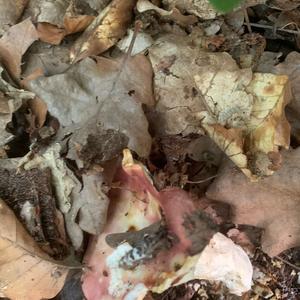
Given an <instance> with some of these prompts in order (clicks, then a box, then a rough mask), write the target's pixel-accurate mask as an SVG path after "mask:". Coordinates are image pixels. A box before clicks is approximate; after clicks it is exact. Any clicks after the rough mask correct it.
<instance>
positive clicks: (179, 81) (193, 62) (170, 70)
mask: <svg viewBox="0 0 300 300" xmlns="http://www.w3.org/2000/svg"><path fill="white" fill-rule="evenodd" d="M203 55H204V57H203ZM218 55H219V56H222V57H223V58H224V60H225V59H226V57H224V56H223V55H222V54H218ZM208 56H209V54H203V52H201V51H199V48H197V47H196V46H195V47H193V46H192V40H191V39H189V38H186V37H185V36H177V35H169V36H164V37H163V38H161V39H158V40H157V42H156V43H155V44H154V45H153V46H152V47H150V48H149V57H150V60H151V63H152V66H153V71H154V93H155V98H156V101H157V103H156V107H155V112H154V113H153V115H150V118H149V119H150V122H151V123H152V124H151V125H152V126H153V127H154V129H155V131H156V134H158V135H162V136H163V135H172V134H180V133H183V134H184V135H186V134H189V133H191V132H194V133H203V130H202V129H201V128H200V127H199V120H197V119H196V118H195V116H194V114H195V113H197V112H201V111H203V110H204V109H205V107H204V105H203V101H202V99H203V97H202V95H201V94H200V93H199V91H198V90H197V87H196V84H195V82H194V79H193V76H194V75H196V74H198V73H199V72H201V61H202V59H203V61H207V59H208ZM199 62H200V66H199Z"/></svg>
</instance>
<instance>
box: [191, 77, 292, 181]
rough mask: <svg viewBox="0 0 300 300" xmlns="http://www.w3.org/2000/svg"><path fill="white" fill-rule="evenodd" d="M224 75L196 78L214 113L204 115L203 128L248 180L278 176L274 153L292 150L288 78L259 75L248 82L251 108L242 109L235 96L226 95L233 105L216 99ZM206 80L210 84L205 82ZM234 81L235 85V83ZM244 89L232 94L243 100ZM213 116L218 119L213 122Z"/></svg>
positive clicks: (246, 89)
mask: <svg viewBox="0 0 300 300" xmlns="http://www.w3.org/2000/svg"><path fill="white" fill-rule="evenodd" d="M222 73H223V71H220V73H217V74H220V77H218V75H216V73H214V72H213V73H211V74H209V72H207V73H206V74H205V75H204V78H203V75H202V76H199V75H196V76H195V80H196V82H198V83H200V86H199V85H198V88H199V89H200V90H201V92H202V93H204V94H206V96H205V99H206V100H205V101H207V102H206V103H207V106H208V111H210V112H211V113H207V112H205V113H202V114H200V117H202V118H203V120H202V126H203V127H204V128H205V129H206V130H207V133H208V135H209V136H210V137H211V138H212V139H213V140H214V141H215V142H216V143H217V145H218V146H219V147H220V148H221V149H222V150H223V151H224V152H225V153H226V154H227V155H228V157H229V158H230V159H231V160H232V161H233V162H234V163H235V164H236V165H237V166H238V167H239V168H240V169H241V170H242V171H243V172H244V174H245V175H246V176H248V177H250V178H252V179H254V180H255V179H257V178H259V177H263V176H267V175H271V174H272V173H273V172H274V167H273V166H272V165H273V162H272V158H271V156H272V153H278V151H279V147H280V146H282V147H284V148H288V147H289V141H290V126H289V123H288V122H287V120H286V118H285V114H284V108H285V106H286V104H287V103H288V102H289V100H290V90H289V85H288V79H287V77H286V76H276V75H273V74H260V73H255V74H254V77H253V79H252V80H251V82H250V81H249V82H246V84H245V86H244V88H242V90H243V92H242V93H245V95H244V96H243V98H244V99H247V98H248V104H246V103H243V105H245V106H244V107H242V106H240V107H239V106H238V105H239V104H236V103H235V101H234V99H235V96H234V95H231V96H229V95H228V96H226V94H225V93H224V92H223V95H225V98H226V100H227V101H228V100H229V102H227V101H226V100H224V102H223V101H222V100H221V99H222V96H221V97H219V96H216V95H217V94H218V88H217V87H219V85H220V84H222V83H221V82H222V81H223V80H224V79H225V78H228V77H227V76H228V75H225V74H224V73H223V74H222ZM230 73H231V74H232V75H233V74H234V73H232V72H230ZM221 74H222V75H221ZM212 76H214V77H212ZM223 76H224V77H223ZM206 78H207V79H208V81H205V79H206ZM212 78H213V79H212ZM232 80H233V81H231V84H232V83H233V82H234V79H232ZM239 81H240V78H239ZM206 82H207V83H206ZM224 84H225V85H228V84H227V83H225V82H224ZM247 84H248V85H247ZM242 85H243V83H240V84H239V87H237V86H236V87H234V88H233V89H229V90H230V91H231V92H234V93H237V94H236V96H237V97H239V96H238V95H239V93H240V91H239V88H240V87H241V86H242ZM215 93H216V94H215ZM219 101H220V102H221V103H222V104H221V106H219V103H220V102H219ZM225 103H226V104H225ZM223 105H224V106H223ZM218 107H219V108H218ZM210 116H214V117H213V119H210ZM226 128H230V129H226Z"/></svg>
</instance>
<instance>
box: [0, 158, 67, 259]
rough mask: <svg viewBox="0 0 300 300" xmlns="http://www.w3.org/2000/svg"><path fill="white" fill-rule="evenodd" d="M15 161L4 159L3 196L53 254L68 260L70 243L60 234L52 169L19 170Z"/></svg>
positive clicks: (0, 190) (1, 174)
mask: <svg viewBox="0 0 300 300" xmlns="http://www.w3.org/2000/svg"><path fill="white" fill-rule="evenodd" d="M17 167H18V166H17V163H14V161H12V160H11V159H7V160H6V161H5V160H1V168H0V197H1V198H2V199H3V201H5V203H6V204H7V205H8V206H9V207H10V208H11V209H12V210H13V211H14V213H15V214H16V216H18V218H19V219H20V221H21V222H22V224H23V225H24V227H25V228H26V229H27V231H28V232H29V233H30V235H31V236H32V237H33V238H34V240H35V241H36V242H38V243H39V245H40V247H42V248H43V250H44V251H46V252H47V253H48V254H49V255H51V256H53V257H60V258H62V257H65V255H66V254H67V248H66V241H64V240H63V237H62V235H61V234H60V231H59V229H58V228H59V218H58V212H57V210H56V206H55V197H54V195H53V190H52V186H51V172H50V169H49V168H44V169H43V170H40V169H37V168H33V169H31V170H22V171H20V170H18V169H17Z"/></svg>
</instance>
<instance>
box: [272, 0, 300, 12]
mask: <svg viewBox="0 0 300 300" xmlns="http://www.w3.org/2000/svg"><path fill="white" fill-rule="evenodd" d="M269 5H270V6H271V7H274V8H276V9H281V10H283V11H289V10H292V9H295V8H297V7H298V6H300V3H299V1H298V0H271V1H270V3H269Z"/></svg>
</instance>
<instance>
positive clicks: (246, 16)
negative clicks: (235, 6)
mask: <svg viewBox="0 0 300 300" xmlns="http://www.w3.org/2000/svg"><path fill="white" fill-rule="evenodd" d="M242 9H243V12H244V17H245V21H246V22H245V23H246V25H247V28H248V31H249V33H252V28H251V24H250V20H249V16H248V12H247V8H246V6H245V4H244V5H243V7H242Z"/></svg>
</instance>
